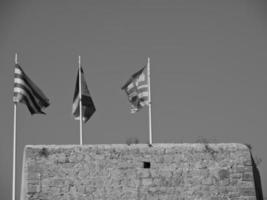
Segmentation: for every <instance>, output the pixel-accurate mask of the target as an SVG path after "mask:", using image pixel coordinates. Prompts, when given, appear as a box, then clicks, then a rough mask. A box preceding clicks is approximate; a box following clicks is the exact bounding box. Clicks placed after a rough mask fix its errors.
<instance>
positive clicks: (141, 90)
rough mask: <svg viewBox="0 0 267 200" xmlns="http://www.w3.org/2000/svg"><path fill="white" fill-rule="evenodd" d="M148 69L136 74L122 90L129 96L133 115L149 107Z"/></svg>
mask: <svg viewBox="0 0 267 200" xmlns="http://www.w3.org/2000/svg"><path fill="white" fill-rule="evenodd" d="M145 69H146V67H143V68H142V69H141V70H139V71H138V72H136V73H135V74H133V75H132V76H131V78H130V79H129V80H128V81H127V82H126V84H125V85H124V86H123V87H122V88H121V89H122V90H124V91H125V92H126V94H127V96H128V99H129V102H130V104H131V107H130V109H131V113H136V112H137V111H139V110H140V109H141V108H143V107H144V106H147V105H149V102H148V100H149V98H148V97H149V93H148V81H147V75H146V73H145V71H146V70H145Z"/></svg>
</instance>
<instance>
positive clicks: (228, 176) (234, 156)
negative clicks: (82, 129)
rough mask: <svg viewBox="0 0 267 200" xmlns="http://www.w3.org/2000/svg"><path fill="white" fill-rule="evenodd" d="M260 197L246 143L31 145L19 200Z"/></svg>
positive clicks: (27, 149)
mask: <svg viewBox="0 0 267 200" xmlns="http://www.w3.org/2000/svg"><path fill="white" fill-rule="evenodd" d="M37 199H38V200H87V199H90V200H192V199H203V200H224V199H232V200H237V199H239V200H256V192H255V186H254V178H253V172H252V166H251V157H250V152H249V150H248V148H247V147H246V146H245V145H242V144H154V145H153V147H149V146H148V145H145V144H137V145H130V146H128V145H84V146H79V145H64V146H63V145H29V146H26V147H25V151H24V161H23V175H22V193H21V200H37Z"/></svg>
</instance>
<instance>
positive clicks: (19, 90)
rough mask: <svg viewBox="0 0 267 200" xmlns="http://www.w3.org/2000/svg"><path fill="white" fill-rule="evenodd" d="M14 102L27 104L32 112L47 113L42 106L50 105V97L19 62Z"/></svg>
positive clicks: (16, 70) (15, 80)
mask: <svg viewBox="0 0 267 200" xmlns="http://www.w3.org/2000/svg"><path fill="white" fill-rule="evenodd" d="M13 102H15V103H24V104H26V105H27V107H28V109H29V111H30V113H31V114H36V113H39V114H45V113H44V112H43V111H42V108H46V107H48V106H49V99H48V98H47V97H46V96H45V95H44V93H43V92H42V91H41V90H40V89H39V88H38V87H37V86H36V85H35V84H34V83H33V82H32V80H31V79H30V78H29V77H28V76H27V75H26V74H25V72H24V71H23V70H22V68H21V67H20V66H19V65H18V64H16V65H15V77H14V96H13Z"/></svg>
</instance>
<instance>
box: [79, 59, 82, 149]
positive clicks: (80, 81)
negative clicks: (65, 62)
mask: <svg viewBox="0 0 267 200" xmlns="http://www.w3.org/2000/svg"><path fill="white" fill-rule="evenodd" d="M79 104H80V105H79V107H80V145H82V144H83V121H82V120H83V117H82V116H83V115H82V76H81V56H79Z"/></svg>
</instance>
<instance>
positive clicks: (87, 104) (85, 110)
mask: <svg viewBox="0 0 267 200" xmlns="http://www.w3.org/2000/svg"><path fill="white" fill-rule="evenodd" d="M80 69H81V93H82V95H81V96H82V99H81V100H82V115H83V116H82V117H83V122H87V121H88V120H89V119H90V117H91V116H92V115H93V113H94V112H95V105H94V102H93V100H92V97H91V95H90V92H89V90H88V88H87V84H86V81H85V78H84V73H83V69H82V68H80ZM79 91H80V90H79V71H78V75H77V79H76V85H75V90H74V97H73V104H72V114H73V115H74V118H75V119H76V120H79V119H80V97H79Z"/></svg>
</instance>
